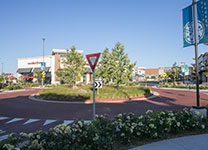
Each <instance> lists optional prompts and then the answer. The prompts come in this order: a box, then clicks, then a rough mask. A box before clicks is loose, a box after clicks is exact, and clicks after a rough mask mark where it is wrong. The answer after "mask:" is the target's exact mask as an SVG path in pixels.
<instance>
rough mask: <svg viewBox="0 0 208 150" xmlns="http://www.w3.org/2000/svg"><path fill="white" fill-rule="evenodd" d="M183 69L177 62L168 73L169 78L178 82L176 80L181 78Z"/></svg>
mask: <svg viewBox="0 0 208 150" xmlns="http://www.w3.org/2000/svg"><path fill="white" fill-rule="evenodd" d="M180 74H181V69H180V67H179V66H177V64H176V62H175V63H174V64H173V66H172V68H171V69H170V70H168V71H167V75H168V77H170V78H171V79H173V80H174V82H175V81H176V79H178V78H180V77H181V75H180Z"/></svg>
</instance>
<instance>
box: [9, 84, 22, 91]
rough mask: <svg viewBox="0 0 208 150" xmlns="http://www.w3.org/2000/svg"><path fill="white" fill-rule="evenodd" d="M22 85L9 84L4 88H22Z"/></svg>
mask: <svg viewBox="0 0 208 150" xmlns="http://www.w3.org/2000/svg"><path fill="white" fill-rule="evenodd" d="M22 88H23V86H22V85H20V84H9V85H8V86H7V87H5V89H7V90H18V89H22Z"/></svg>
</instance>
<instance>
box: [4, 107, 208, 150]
mask: <svg viewBox="0 0 208 150" xmlns="http://www.w3.org/2000/svg"><path fill="white" fill-rule="evenodd" d="M200 133H208V119H206V118H204V117H203V116H200V114H198V113H196V115H193V113H192V112H191V111H189V110H188V109H184V110H183V111H180V112H173V111H161V112H152V111H151V110H147V111H146V113H145V114H143V115H141V114H133V113H130V114H118V115H117V116H115V118H114V119H113V120H110V119H109V118H108V117H107V116H103V115H100V116H97V118H96V120H94V121H91V122H90V123H84V121H75V123H73V124H72V125H71V126H67V125H65V124H61V125H58V126H57V127H55V128H52V129H50V130H49V131H37V132H35V133H29V134H26V133H21V134H20V136H19V138H16V137H15V136H11V137H9V139H8V140H5V141H2V142H0V149H1V150H9V149H10V150H15V148H16V150H17V149H18V150H111V149H113V150H127V149H129V148H132V147H135V146H139V145H143V144H146V143H151V142H154V141H158V140H162V139H167V138H172V137H178V136H184V135H192V134H200ZM24 141H26V142H24ZM21 143H24V144H21ZM20 145H21V146H20Z"/></svg>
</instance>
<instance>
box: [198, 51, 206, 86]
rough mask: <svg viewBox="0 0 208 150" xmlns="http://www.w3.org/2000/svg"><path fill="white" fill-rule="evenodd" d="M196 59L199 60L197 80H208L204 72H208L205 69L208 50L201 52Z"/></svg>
mask: <svg viewBox="0 0 208 150" xmlns="http://www.w3.org/2000/svg"><path fill="white" fill-rule="evenodd" d="M198 61H199V66H198V67H199V80H200V81H201V82H208V79H207V77H206V75H205V72H208V70H207V69H206V66H208V52H206V53H204V54H201V55H200V56H199V57H198Z"/></svg>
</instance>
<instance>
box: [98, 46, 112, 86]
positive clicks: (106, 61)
mask: <svg viewBox="0 0 208 150" xmlns="http://www.w3.org/2000/svg"><path fill="white" fill-rule="evenodd" d="M112 61H113V59H112V55H111V53H110V52H109V50H108V48H106V49H105V50H104V52H103V53H102V55H101V60H100V61H99V62H98V65H97V69H96V77H101V78H102V79H103V81H104V83H109V82H110V81H111V79H112V74H113V72H114V70H113V68H112Z"/></svg>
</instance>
